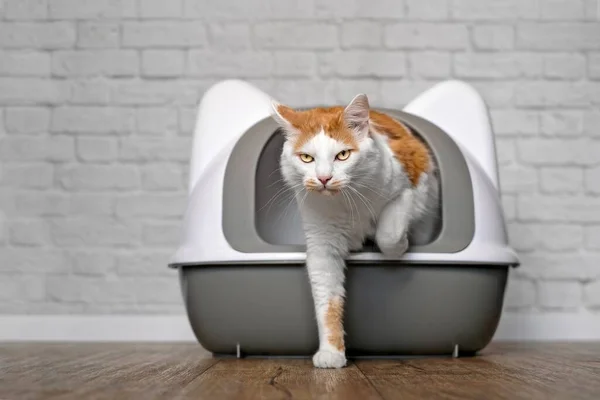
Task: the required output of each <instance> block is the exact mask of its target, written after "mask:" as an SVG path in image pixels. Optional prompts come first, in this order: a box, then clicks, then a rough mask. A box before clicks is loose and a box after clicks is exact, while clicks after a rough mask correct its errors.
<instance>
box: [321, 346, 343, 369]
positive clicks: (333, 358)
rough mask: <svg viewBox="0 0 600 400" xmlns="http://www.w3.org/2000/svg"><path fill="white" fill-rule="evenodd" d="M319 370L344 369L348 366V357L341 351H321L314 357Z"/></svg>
mask: <svg viewBox="0 0 600 400" xmlns="http://www.w3.org/2000/svg"><path fill="white" fill-rule="evenodd" d="M313 365H314V366H315V367H317V368H342V367H344V366H346V355H345V354H344V353H343V352H341V351H331V350H319V351H318V352H317V353H316V354H315V355H314V356H313Z"/></svg>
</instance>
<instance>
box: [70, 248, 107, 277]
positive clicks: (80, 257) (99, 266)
mask: <svg viewBox="0 0 600 400" xmlns="http://www.w3.org/2000/svg"><path fill="white" fill-rule="evenodd" d="M69 256H70V258H71V263H72V265H73V267H72V268H73V272H74V273H76V274H78V275H89V276H105V275H106V274H107V273H109V272H112V271H114V270H115V269H116V265H117V260H116V258H115V256H114V255H113V254H111V253H108V252H105V251H88V250H83V251H74V252H72V253H70V254H69Z"/></svg>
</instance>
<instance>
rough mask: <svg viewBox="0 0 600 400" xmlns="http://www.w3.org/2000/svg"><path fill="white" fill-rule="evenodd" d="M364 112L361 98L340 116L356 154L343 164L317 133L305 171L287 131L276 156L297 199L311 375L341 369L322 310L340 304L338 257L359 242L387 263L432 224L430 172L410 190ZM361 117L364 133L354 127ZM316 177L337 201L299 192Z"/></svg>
mask: <svg viewBox="0 0 600 400" xmlns="http://www.w3.org/2000/svg"><path fill="white" fill-rule="evenodd" d="M357 102H358V104H355V103H357ZM365 107H368V101H367V100H366V96H364V98H363V97H361V95H359V96H357V97H355V99H354V100H353V102H352V103H351V104H350V105H349V106H348V107H347V108H346V119H347V120H348V119H349V118H355V120H354V121H352V122H353V127H354V128H355V134H356V136H355V137H356V139H357V141H358V144H359V149H358V151H355V152H353V153H351V155H350V157H349V158H348V159H347V160H345V161H339V160H336V159H335V156H336V154H338V153H339V152H340V151H342V150H345V149H346V148H347V146H346V145H345V144H344V143H341V142H338V141H336V140H334V139H332V138H331V137H329V136H328V135H326V134H325V132H323V131H321V132H319V133H318V134H317V135H315V136H314V137H313V138H312V139H311V140H309V141H308V142H307V143H305V144H304V146H303V147H302V148H301V149H300V151H301V152H302V153H306V154H309V155H311V156H312V157H313V158H314V161H313V162H311V163H305V162H303V161H301V159H300V158H299V157H298V155H297V152H296V151H294V148H293V145H294V132H293V131H290V130H288V135H286V136H287V138H288V140H286V142H285V144H284V146H283V150H282V154H281V160H280V164H281V171H282V175H283V177H284V179H285V181H286V184H287V185H288V186H290V187H293V188H294V190H295V192H296V198H297V201H298V204H299V209H300V213H301V215H302V221H303V228H304V232H305V236H306V245H307V263H306V264H307V271H308V276H309V279H310V283H311V288H312V294H313V300H314V303H315V311H316V319H317V325H318V330H319V350H318V352H317V353H316V354H315V356H314V357H313V363H314V365H315V366H316V367H322V368H332V367H333V368H339V367H343V366H344V365H346V358H345V354H344V352H343V351H342V352H340V351H339V350H337V349H336V348H335V347H333V346H332V345H331V344H330V343H329V342H328V336H329V331H328V328H327V327H326V326H325V315H326V312H327V308H328V305H329V302H330V301H331V300H332V299H335V298H341V299H343V298H344V296H345V290H344V268H345V262H344V259H345V257H346V256H347V255H348V253H349V252H350V251H351V250H359V249H360V248H361V247H362V245H363V242H364V240H365V239H366V238H374V239H375V241H376V242H377V244H378V246H379V248H380V249H381V251H382V252H384V253H386V254H387V255H393V256H396V257H401V256H402V255H403V254H404V253H405V252H406V250H407V248H408V237H409V236H408V233H409V229H410V228H411V225H412V224H413V223H415V224H421V225H422V226H427V225H428V224H429V225H431V224H432V222H430V221H428V220H432V219H433V218H429V219H428V218H423V217H426V216H427V214H428V213H427V210H429V209H431V208H432V207H433V206H434V205H435V204H436V203H437V179H436V176H435V174H434V173H433V170H434V167H433V166H432V167H431V169H430V171H427V172H425V173H423V174H422V176H421V177H420V179H419V182H418V184H417V186H416V187H413V186H412V184H411V182H410V180H409V178H408V176H407V174H406V172H405V171H404V168H403V166H402V164H400V163H399V162H398V161H397V160H396V159H395V158H394V155H393V153H392V151H391V150H390V148H389V146H388V144H387V137H386V136H385V135H381V134H379V133H377V132H376V131H375V130H374V129H373V127H372V126H370V124H369V123H368V112H367V113H366V114H365V113H364V112H363V111H364V108H365ZM367 110H368V108H367ZM365 115H366V118H367V121H366V125H364V122H365V121H361V118H365ZM280 123H281V121H280ZM286 128H288V129H289V125H288V126H286ZM363 129H366V132H365V131H363ZM319 176H331V177H332V179H331V181H330V182H328V184H327V185H326V186H325V188H328V187H330V186H331V185H332V184H333V183H334V182H339V184H340V185H341V187H342V189H341V191H340V193H338V194H335V195H333V194H331V193H328V194H329V195H324V193H326V192H316V191H310V190H307V188H306V187H305V184H306V183H307V182H308V181H311V180H312V181H315V180H316V179H317V177H319ZM430 230H431V229H430ZM421 236H422V235H421ZM419 239H420V240H426V239H427V238H426V237H425V238H424V237H420V238H419Z"/></svg>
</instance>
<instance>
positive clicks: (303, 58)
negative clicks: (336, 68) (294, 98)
mask: <svg viewBox="0 0 600 400" xmlns="http://www.w3.org/2000/svg"><path fill="white" fill-rule="evenodd" d="M316 64H317V61H316V55H315V54H313V53H310V52H302V51H295V52H277V53H275V54H274V64H273V76H277V77H291V78H307V77H310V76H313V75H314V73H315V71H316Z"/></svg>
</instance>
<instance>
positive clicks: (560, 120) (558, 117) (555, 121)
mask: <svg viewBox="0 0 600 400" xmlns="http://www.w3.org/2000/svg"><path fill="white" fill-rule="evenodd" d="M540 125H541V126H540V130H541V132H542V133H543V134H545V135H553V136H573V135H580V134H581V133H582V132H583V112H581V111H572V110H568V111H542V112H541V115H540Z"/></svg>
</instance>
